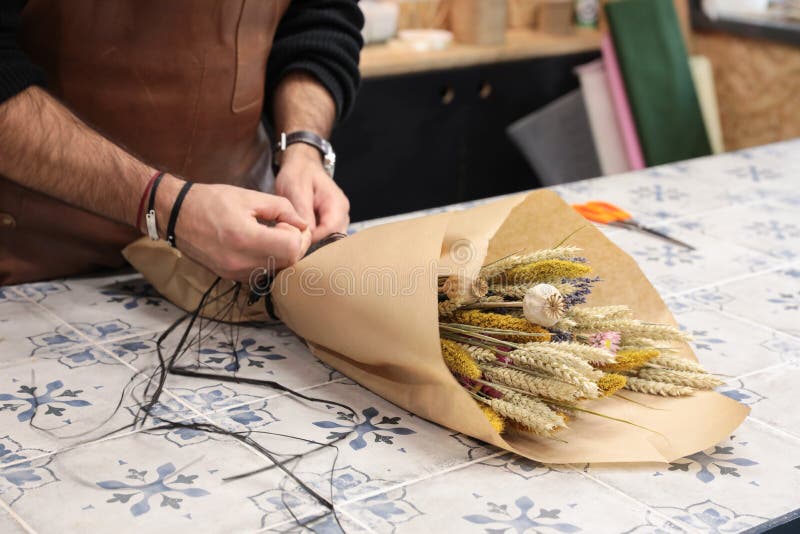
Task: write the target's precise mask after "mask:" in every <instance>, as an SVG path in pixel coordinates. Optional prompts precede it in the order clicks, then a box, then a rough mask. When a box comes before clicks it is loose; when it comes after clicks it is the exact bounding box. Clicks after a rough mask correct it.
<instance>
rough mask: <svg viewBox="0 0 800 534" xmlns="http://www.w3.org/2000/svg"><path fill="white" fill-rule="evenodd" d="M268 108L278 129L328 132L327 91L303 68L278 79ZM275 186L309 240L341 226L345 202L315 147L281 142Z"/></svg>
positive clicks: (331, 106) (331, 112) (330, 108)
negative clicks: (283, 148)
mask: <svg viewBox="0 0 800 534" xmlns="http://www.w3.org/2000/svg"><path fill="white" fill-rule="evenodd" d="M272 109H273V115H274V117H275V131H276V133H278V134H280V133H281V132H285V133H291V132H295V131H297V130H308V131H310V132H314V133H316V134H317V135H319V136H321V137H328V136H329V135H330V133H331V128H332V127H333V122H334V119H335V118H336V104H335V103H334V101H333V98H331V95H330V93H328V90H327V89H325V87H323V86H322V84H320V83H319V81H317V79H316V78H314V77H313V76H311V75H309V74H306V73H303V72H292V73H289V74H288V75H287V76H285V77H284V78H283V79H282V80H281V82H280V84H278V87H277V88H276V90H275V96H274V98H273V101H272ZM275 191H276V192H277V193H278V194H279V195H282V196H285V197H286V198H288V199H289V200H290V201H291V202H292V204H293V205H294V207H295V209H296V210H297V212H298V213H299V214H300V216H301V217H303V219H305V221H306V222H307V223H308V225H309V228H310V229H311V232H312V238H313V240H314V241H318V240H319V239H322V238H323V237H325V236H327V235H328V234H330V233H332V232H344V231H345V230H346V229H347V225H348V224H349V222H350V218H349V215H348V214H349V212H350V203H349V201H348V200H347V197H346V196H345V195H344V193H343V192H342V190H341V189H339V186H338V185H336V183H335V182H334V181H333V179H332V178H331V177H330V176H328V174H327V173H326V172H325V168H324V167H323V166H322V158H321V157H320V154H319V151H318V150H317V149H316V148H314V147H312V146H309V145H306V144H304V143H296V144H293V145H289V146H288V147H286V151H285V152H284V153H283V154H282V155H281V170H280V172H279V173H278V176H277V177H276V179H275Z"/></svg>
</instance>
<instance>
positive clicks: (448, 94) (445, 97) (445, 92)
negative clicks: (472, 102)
mask: <svg viewBox="0 0 800 534" xmlns="http://www.w3.org/2000/svg"><path fill="white" fill-rule="evenodd" d="M455 98H456V90H455V89H453V88H452V87H445V88H444V89H442V104H444V105H445V106H447V105H449V104H450V103H451V102H453V100H454V99H455Z"/></svg>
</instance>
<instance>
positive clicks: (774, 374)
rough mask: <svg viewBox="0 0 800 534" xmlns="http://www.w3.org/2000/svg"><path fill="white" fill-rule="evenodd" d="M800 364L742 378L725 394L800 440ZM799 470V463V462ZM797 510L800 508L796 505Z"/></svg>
mask: <svg viewBox="0 0 800 534" xmlns="http://www.w3.org/2000/svg"><path fill="white" fill-rule="evenodd" d="M798 380H800V361H795V362H793V363H789V364H787V365H785V366H784V367H780V368H773V369H769V370H766V371H764V372H761V373H756V374H753V375H750V376H746V377H743V378H742V379H741V380H740V381H738V383H735V384H732V386H733V387H732V388H731V389H730V390H729V391H725V392H724V394H726V395H728V396H729V397H734V398H735V397H737V396H738V397H741V398H742V401H741V402H744V403H746V404H748V405H749V406H750V407H751V409H752V411H751V412H750V415H751V416H752V417H754V418H756V419H758V420H760V421H763V422H765V423H768V424H769V425H772V426H773V427H775V428H777V429H779V430H782V431H784V432H788V433H789V434H792V435H793V436H795V438H796V439H797V440H798V441H800V412H798V410H797V384H798ZM798 469H800V461H799V462H798ZM798 508H800V505H799V506H798Z"/></svg>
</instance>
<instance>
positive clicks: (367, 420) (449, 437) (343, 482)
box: [212, 382, 497, 503]
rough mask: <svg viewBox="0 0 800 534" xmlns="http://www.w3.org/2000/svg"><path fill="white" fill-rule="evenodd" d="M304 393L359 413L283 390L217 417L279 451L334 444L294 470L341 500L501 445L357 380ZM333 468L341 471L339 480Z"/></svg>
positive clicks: (449, 465) (429, 472)
mask: <svg viewBox="0 0 800 534" xmlns="http://www.w3.org/2000/svg"><path fill="white" fill-rule="evenodd" d="M306 393H307V394H308V395H310V396H313V397H315V398H318V399H324V400H325V401H328V402H330V401H334V402H339V403H342V404H344V405H347V406H350V407H352V408H353V410H354V411H355V414H354V415H353V414H351V413H349V412H348V411H347V410H346V409H344V408H342V407H340V406H336V405H334V404H327V403H325V402H323V403H312V402H307V401H301V400H299V399H295V398H293V397H291V396H283V397H277V398H274V399H269V400H268V401H265V402H264V401H260V402H257V403H255V404H254V405H252V406H249V407H247V408H237V409H233V410H229V411H227V412H225V411H222V412H218V413H216V414H214V416H213V417H212V420H214V421H221V425H222V426H225V427H227V428H231V429H234V430H238V431H242V430H246V429H248V430H250V431H251V432H252V434H251V437H252V438H253V439H255V440H256V441H257V442H258V443H260V444H262V445H263V446H265V447H267V448H269V449H270V450H272V451H274V452H276V453H279V454H290V455H291V454H299V453H301V452H303V451H308V450H311V449H315V448H319V445H315V444H308V443H304V442H303V441H302V439H306V440H313V441H315V442H316V443H318V444H328V445H335V448H333V447H330V446H328V447H324V448H322V449H321V450H320V451H319V452H317V453H314V454H310V455H308V456H306V457H304V458H302V459H301V460H300V461H298V462H297V463H296V465H294V469H295V472H296V473H297V474H298V476H299V477H300V478H301V479H302V480H303V481H304V482H306V483H307V484H309V485H310V486H312V487H314V488H315V489H317V490H318V491H319V492H320V493H322V494H326V495H327V494H330V493H331V492H333V498H334V501H335V502H337V503H338V502H344V501H348V500H351V499H354V498H357V497H359V496H361V495H364V494H368V493H376V492H379V491H381V490H384V489H386V488H388V487H391V486H393V485H397V484H403V483H407V482H409V481H412V480H416V479H418V478H421V477H428V476H433V475H435V474H436V473H439V472H441V471H443V470H447V469H451V468H454V467H456V466H459V465H463V464H465V463H468V462H471V461H475V460H477V459H480V458H482V457H485V456H487V455H489V454H492V453H495V452H496V451H497V449H495V448H493V447H490V446H486V445H484V444H481V443H479V442H477V441H475V440H472V439H470V438H466V437H465V436H462V435H460V434H455V433H453V431H452V430H448V429H445V428H443V427H440V426H439V425H436V424H433V423H430V422H428V421H426V420H423V419H421V418H419V417H416V416H414V415H412V414H409V413H408V412H406V411H405V410H402V409H400V408H398V407H397V406H395V405H393V404H391V403H389V402H387V401H385V400H383V399H382V398H380V397H378V396H377V395H375V394H373V393H371V392H369V391H367V390H366V389H364V388H362V387H361V386H359V385H357V384H354V383H351V382H340V383H335V384H329V385H325V386H322V387H319V388H315V389H314V390H311V391H309V392H306ZM232 419H233V420H232ZM250 421H252V423H250ZM270 433H272V434H270ZM281 435H287V436H293V437H296V438H302V439H290V438H285V437H281ZM331 469H333V470H334V473H336V474H337V476H336V477H335V478H334V480H333V486H332V485H331V480H330V475H329V473H330V471H331Z"/></svg>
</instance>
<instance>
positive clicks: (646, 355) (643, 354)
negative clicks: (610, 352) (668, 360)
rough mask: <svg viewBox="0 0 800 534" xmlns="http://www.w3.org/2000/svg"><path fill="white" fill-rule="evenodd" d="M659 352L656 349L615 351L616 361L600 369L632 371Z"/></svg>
mask: <svg viewBox="0 0 800 534" xmlns="http://www.w3.org/2000/svg"><path fill="white" fill-rule="evenodd" d="M659 354H660V351H659V350H658V349H626V350H621V351H619V352H617V355H616V362H615V363H612V364H608V365H603V366H602V367H601V369H602V370H603V371H608V372H618V371H633V370H634V369H639V368H640V367H642V366H643V365H644V364H646V363H647V362H649V361H650V360H652V359H653V358H655V357H656V356H658V355H659Z"/></svg>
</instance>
